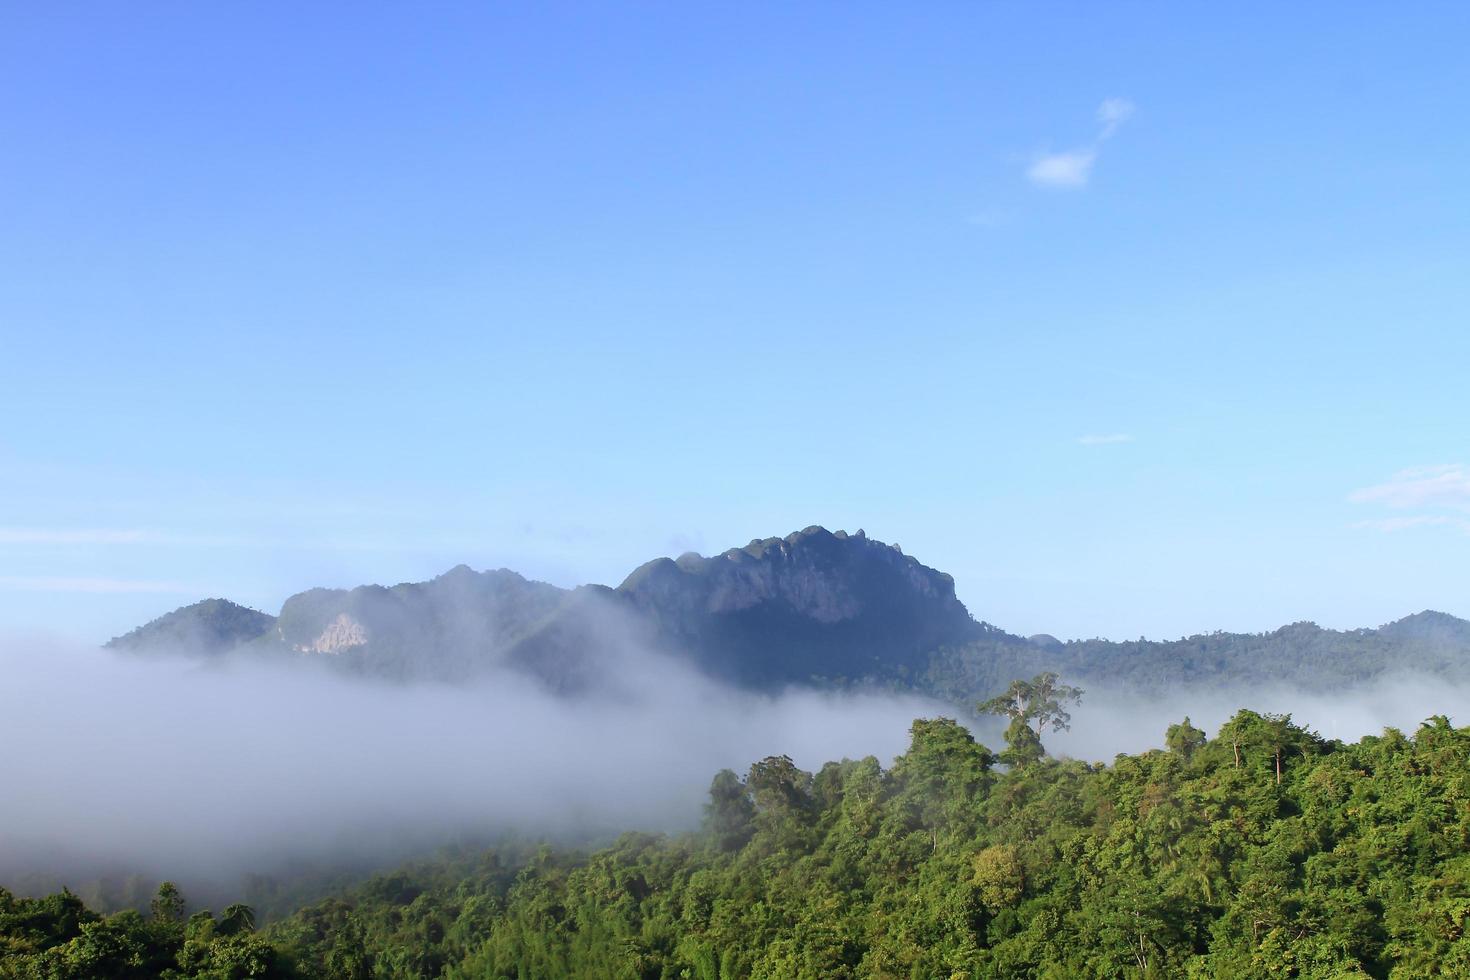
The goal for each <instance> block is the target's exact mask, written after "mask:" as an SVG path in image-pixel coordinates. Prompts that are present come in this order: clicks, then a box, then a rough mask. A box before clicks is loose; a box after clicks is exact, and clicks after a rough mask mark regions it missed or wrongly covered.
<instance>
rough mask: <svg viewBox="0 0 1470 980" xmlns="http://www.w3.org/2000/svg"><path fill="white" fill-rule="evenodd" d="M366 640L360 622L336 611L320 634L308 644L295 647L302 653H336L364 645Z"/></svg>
mask: <svg viewBox="0 0 1470 980" xmlns="http://www.w3.org/2000/svg"><path fill="white" fill-rule="evenodd" d="M367 641H368V633H367V629H366V628H364V627H363V625H362V624H361V623H359V622H358V621H357V620H355V619H353V618H352V617H351V616H349V615H347V614H346V613H338V614H337V618H336V619H334V620H332V621H331V622H330V623H328V624H327V628H326V629H324V630H322V635H321V636H318V637H317V638H316V639H315V640H312V641H311V643H310V644H309V645H298V646H297V647H296V649H297V650H299V651H300V652H302V653H332V654H336V653H341V652H342V651H343V650H351V649H352V648H353V647H360V646H365V645H366V644H367Z"/></svg>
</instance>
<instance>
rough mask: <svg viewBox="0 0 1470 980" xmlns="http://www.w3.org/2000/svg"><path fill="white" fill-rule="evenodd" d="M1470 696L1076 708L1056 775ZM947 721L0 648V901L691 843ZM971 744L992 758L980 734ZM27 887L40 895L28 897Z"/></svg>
mask: <svg viewBox="0 0 1470 980" xmlns="http://www.w3.org/2000/svg"><path fill="white" fill-rule="evenodd" d="M1467 704H1470V694H1467V691H1465V690H1464V689H1461V688H1456V687H1452V686H1449V685H1447V684H1445V683H1443V682H1441V681H1438V680H1429V679H1423V678H1411V677H1403V678H1399V679H1397V680H1394V681H1391V682H1386V683H1380V684H1376V685H1373V686H1372V687H1371V688H1364V689H1361V690H1358V691H1350V692H1345V693H1343V694H1338V695H1333V696H1325V695H1320V694H1314V693H1312V692H1303V691H1293V690H1287V689H1280V690H1271V689H1253V690H1249V691H1246V690H1240V691H1230V692H1219V691H1215V692H1204V691H1195V692H1189V693H1186V694H1181V695H1180V696H1178V697H1177V698H1173V699H1170V700H1166V701H1161V700H1147V699H1141V698H1137V697H1130V696H1128V695H1125V694H1121V693H1117V692H1109V691H1106V690H1102V689H1098V688H1096V687H1093V688H1092V689H1090V690H1088V692H1087V693H1086V695H1085V696H1084V700H1083V702H1082V703H1081V704H1080V705H1078V706H1077V707H1076V708H1075V709H1074V711H1073V724H1072V730H1071V731H1070V732H1064V733H1055V734H1049V735H1048V736H1047V737H1046V743H1047V746H1048V748H1049V749H1050V750H1051V751H1052V752H1053V753H1054V754H1057V755H1066V756H1072V757H1076V758H1081V759H1084V760H1087V761H1110V760H1111V759H1112V757H1113V756H1114V755H1115V754H1116V753H1118V752H1137V751H1142V750H1144V749H1147V748H1152V747H1158V746H1160V745H1161V743H1162V741H1163V733H1164V730H1165V729H1166V728H1167V726H1168V725H1170V724H1172V723H1174V722H1176V721H1179V720H1180V719H1181V718H1183V717H1184V716H1185V715H1189V716H1190V718H1191V719H1192V720H1193V721H1194V723H1195V724H1196V725H1198V726H1200V727H1201V728H1204V729H1205V730H1206V731H1207V732H1209V733H1210V734H1211V736H1213V735H1214V734H1215V733H1216V732H1217V731H1218V728H1219V726H1220V724H1221V723H1222V722H1223V721H1224V720H1225V719H1227V718H1228V717H1229V716H1230V715H1231V714H1233V713H1234V712H1235V711H1236V710H1237V709H1238V708H1240V707H1242V706H1246V707H1251V708H1253V709H1255V710H1258V711H1281V712H1290V713H1292V715H1293V717H1294V719H1295V720H1296V721H1297V722H1298V723H1299V724H1304V725H1306V726H1308V727H1310V728H1313V729H1316V730H1318V731H1320V732H1321V733H1322V734H1323V735H1324V736H1327V737H1336V738H1341V739H1344V740H1354V739H1357V738H1359V737H1361V736H1362V735H1365V734H1374V733H1377V732H1380V731H1381V730H1382V729H1383V728H1384V727H1385V726H1388V725H1393V726H1396V727H1400V728H1403V729H1405V730H1406V731H1410V732H1412V731H1413V729H1414V728H1416V727H1417V725H1418V723H1419V722H1420V721H1422V720H1423V719H1424V718H1426V717H1427V716H1429V715H1431V714H1436V713H1444V714H1449V715H1450V716H1451V717H1452V718H1456V719H1459V720H1462V721H1463V719H1464V718H1465V716H1466V714H1467V712H1466V711H1465V708H1466V706H1467ZM956 713H957V711H956V708H955V707H954V706H951V705H945V704H941V703H939V702H935V701H930V700H925V699H922V698H918V697H905V696H897V695H891V694H871V693H869V694H863V693H844V694H823V693H816V692H812V691H795V690H793V691H788V692H786V693H784V694H780V695H776V696H761V695H755V694H750V693H744V692H738V691H735V690H732V689H731V688H728V687H725V686H722V685H720V684H718V683H716V682H714V681H711V680H709V679H707V678H705V677H704V676H702V675H699V674H696V673H694V672H693V671H692V670H690V669H687V668H686V667H684V666H682V665H681V664H680V663H678V662H677V661H674V660H671V659H667V658H664V657H661V656H658V655H655V654H641V655H634V656H629V657H625V658H624V659H623V661H622V662H620V663H619V664H617V669H616V670H615V671H610V672H608V673H607V674H606V676H605V678H604V683H601V684H599V685H597V686H596V687H594V688H593V693H590V694H585V695H582V696H578V697H566V696H556V695H553V694H551V693H549V692H547V691H546V690H545V689H544V688H543V687H541V686H540V685H538V684H537V683H536V682H534V681H532V680H530V679H528V678H526V677H524V676H522V675H520V674H517V673H513V672H511V671H508V670H507V671H501V672H495V673H491V674H489V675H487V676H484V677H483V678H481V679H479V680H477V681H475V682H473V683H468V684H463V685H458V686H451V685H448V684H442V683H414V684H393V683H388V682H383V681H374V680H366V679H359V678H352V677H347V676H344V675H343V674H341V673H339V672H336V671H332V670H329V669H326V668H325V667H324V666H323V665H322V664H321V663H317V662H313V661H310V660H306V659H302V660H297V661H290V662H287V663H268V662H257V661H233V660H224V661H212V662H201V661H199V660H191V659H185V658H164V659H147V658H140V657H135V656H125V655H117V654H113V653H107V652H103V651H97V650H91V649H82V648H79V647H76V646H73V645H67V644H64V643H60V642H55V641H45V640H37V639H34V638H31V639H25V640H20V639H11V640H9V641H5V642H3V643H0V787H3V791H0V884H9V885H12V886H15V885H20V886H25V884H26V882H27V881H31V882H44V887H55V886H56V885H57V884H60V883H67V884H72V885H73V886H76V885H77V884H84V883H85V882H87V881H89V880H92V879H94V878H97V877H98V876H101V875H104V874H105V875H113V876H116V875H123V874H138V875H141V876H144V877H145V878H150V879H153V880H156V879H160V878H164V877H168V878H174V879H176V880H179V881H181V882H184V883H185V884H186V886H193V887H196V888H201V887H202V888H203V889H204V891H205V893H206V894H210V895H219V896H228V895H229V894H230V892H231V890H232V889H235V888H237V887H238V884H239V882H240V880H241V875H243V874H245V873H265V874H274V875H279V876H289V875H291V874H292V873H294V871H295V870H296V869H299V868H301V867H303V866H307V865H311V866H316V867H321V866H323V865H334V864H339V865H343V866H346V865H354V866H359V867H360V866H362V865H364V864H365V863H372V862H376V863H377V864H379V865H382V864H385V863H390V862H392V861H394V860H398V859H400V858H403V857H406V856H409V855H412V854H416V853H424V852H426V851H428V850H431V849H432V848H433V847H434V846H435V845H437V844H440V843H444V842H448V841H452V840H468V841H482V840H486V839H489V838H491V837H493V836H494V835H497V834H501V833H505V832H515V833H517V834H519V835H521V836H522V837H529V838H533V839H534V838H541V837H553V838H555V837H560V838H578V839H587V838H588V837H590V836H597V835H607V834H610V833H613V832H616V831H619V830H653V831H659V830H662V831H678V830H682V829H686V828H690V827H692V826H694V825H695V824H696V822H697V821H698V819H699V815H700V812H701V806H702V804H703V802H704V799H705V791H706V789H707V787H708V786H709V782H710V779H711V777H712V776H713V774H714V773H715V772H716V771H717V770H719V769H721V768H726V767H728V768H733V769H735V770H737V771H741V772H743V771H744V770H745V769H746V768H747V767H748V766H749V764H750V763H751V762H753V761H755V760H757V759H760V758H763V757H765V756H768V755H776V754H787V755H790V756H792V758H793V759H795V761H796V762H797V764H798V765H800V766H802V767H803V768H807V769H813V770H814V769H816V768H818V767H820V766H821V764H822V763H823V762H825V761H828V760H832V759H841V758H844V757H848V758H858V757H861V756H865V755H876V756H877V757H879V758H880V759H881V760H882V761H883V762H884V763H885V764H887V763H889V762H890V761H891V760H892V758H893V757H894V756H895V755H897V754H899V753H901V752H902V751H903V750H904V749H905V747H906V743H907V734H908V728H909V725H910V723H911V722H912V721H913V719H915V718H919V717H934V716H937V715H948V716H951V717H953V716H955V715H956ZM977 731H978V736H979V737H980V738H981V739H982V740H983V741H985V742H986V743H987V744H988V745H990V746H991V747H992V748H995V749H999V748H1000V747H1001V746H1002V740H1001V738H1000V726H999V725H998V724H994V723H992V722H991V721H990V720H988V719H987V720H986V721H984V722H981V723H980V724H979V725H978V729H977ZM37 876H39V877H37Z"/></svg>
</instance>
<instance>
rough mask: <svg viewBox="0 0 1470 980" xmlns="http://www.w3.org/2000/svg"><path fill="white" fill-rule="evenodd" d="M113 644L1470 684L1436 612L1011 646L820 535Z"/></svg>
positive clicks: (1466, 660) (480, 661) (389, 667)
mask: <svg viewBox="0 0 1470 980" xmlns="http://www.w3.org/2000/svg"><path fill="white" fill-rule="evenodd" d="M108 645H109V646H112V647H115V648H118V649H123V650H130V651H155V650H172V651H185V652H194V653H198V654H203V655H210V656H217V655H219V654H221V653H224V652H227V651H229V650H232V649H233V650H238V652H239V653H240V654H241V655H258V656H270V657H275V658H279V659H288V660H300V659H302V658H313V659H318V660H324V661H326V662H328V663H330V664H332V665H333V666H335V667H338V668H340V669H342V670H345V671H348V672H352V673H361V674H370V675H374V676H381V677H387V678H394V679H410V678H425V679H438V680H449V681H456V680H462V679H464V678H467V677H470V676H473V675H474V674H476V673H479V672H482V671H485V670H488V669H495V668H510V669H513V670H516V671H519V672H522V673H526V674H529V675H531V676H533V677H535V678H537V679H538V680H540V681H541V682H542V683H544V684H546V685H547V686H549V687H551V688H552V689H554V690H558V691H564V692H568V691H575V690H578V689H581V688H585V687H588V686H592V685H598V684H603V683H607V682H609V681H611V680H614V679H616V678H617V677H619V676H620V675H621V674H623V673H625V672H626V670H627V668H628V666H629V665H630V664H631V663H632V661H631V660H630V659H629V658H630V657H631V656H634V655H636V654H641V653H644V652H647V651H657V652H662V653H665V654H668V655H671V656H675V657H678V658H681V659H683V660H685V661H686V662H689V663H692V664H693V665H695V666H696V667H698V668H699V669H701V670H702V671H704V672H705V673H707V674H709V675H712V676H714V677H716V678H718V679H720V680H722V681H726V682H729V683H733V684H736V685H739V686H742V687H746V688H751V689H758V690H774V689H778V688H780V687H783V686H786V685H790V684H811V685H820V686H833V685H837V686H842V685H847V684H852V683H873V684H878V685H881V686H886V687H893V688H898V689H905V690H917V691H922V692H924V693H928V694H934V695H938V696H941V697H945V698H948V699H950V700H953V701H955V702H957V703H961V704H963V703H970V702H973V701H974V699H975V698H976V697H980V696H985V695H988V694H990V693H992V692H995V691H997V690H998V689H1000V688H1003V687H1004V686H1005V684H1006V683H1007V682H1009V681H1010V680H1011V679H1013V678H1016V677H1029V676H1032V675H1034V674H1036V673H1038V672H1040V671H1042V670H1055V671H1058V672H1060V673H1062V674H1064V675H1066V676H1067V677H1068V679H1071V680H1077V681H1080V682H1082V683H1083V685H1084V686H1086V685H1087V684H1089V683H1091V684H1098V683H1105V684H1108V685H1109V686H1113V687H1119V688H1124V689H1130V690H1134V691H1138V692H1143V693H1155V694H1161V693H1168V692H1173V691H1178V690H1182V689H1186V688H1196V689H1197V688H1203V687H1216V688H1218V687H1229V686H1245V685H1255V684H1274V685H1278V686H1294V687H1298V688H1303V689H1309V690H1312V689H1320V690H1325V689H1331V688H1334V687H1342V686H1346V685H1351V684H1359V683H1363V682H1367V681H1371V680H1373V679H1375V678H1378V677H1380V676H1382V675H1384V674H1386V673H1388V672H1390V671H1397V670H1407V671H1413V672H1417V673H1422V674H1426V675H1432V676H1436V677H1444V678H1452V679H1466V680H1470V622H1466V621H1465V620H1462V619H1457V618H1455V617H1454V616H1450V615H1447V614H1445V613H1440V612H1432V611H1426V612H1422V613H1416V614H1415V615H1413V616H1408V617H1406V618H1404V619H1401V620H1398V621H1396V622H1393V623H1389V624H1386V625H1384V626H1381V627H1379V628H1377V629H1359V630H1329V629H1323V628H1322V627H1320V626H1317V625H1316V624H1314V623H1293V624H1290V625H1288V626H1283V627H1281V628H1280V629H1278V630H1273V631H1270V632H1266V633H1222V632H1215V633H1205V634H1199V635H1196V636H1189V637H1181V638H1180V639H1178V640H1166V641H1151V640H1135V641H1124V642H1114V641H1110V640H1100V639H1093V640H1072V641H1068V642H1065V643H1064V642H1062V641H1060V640H1058V639H1057V638H1055V637H1053V636H1051V635H1048V634H1045V633H1038V634H1036V635H1034V636H1031V637H1030V638H1029V639H1027V638H1022V637H1019V636H1015V635H1012V634H1010V633H1007V632H1005V631H1004V630H1000V629H997V628H996V627H994V626H990V625H989V624H987V623H983V622H977V621H976V620H975V619H974V618H973V617H971V615H970V613H969V610H967V609H966V608H965V606H964V604H963V603H962V602H960V600H959V599H958V597H957V596H956V595H955V586H954V580H953V579H952V578H951V577H950V576H948V575H946V574H944V573H943V572H940V571H936V570H935V569H933V568H929V567H927V566H925V565H923V564H921V563H920V562H919V561H917V560H916V559H914V558H912V557H910V556H908V555H905V554H904V553H903V552H902V551H901V550H900V549H899V548H898V547H897V546H896V545H888V544H884V543H882V542H880V541H876V540H873V539H871V538H869V537H868V536H867V535H866V534H864V533H863V532H862V531H857V532H855V533H853V534H847V533H845V532H843V531H837V532H830V531H828V530H826V529H825V528H821V527H808V528H806V529H804V530H802V531H798V532H796V533H794V534H790V535H787V536H786V537H784V538H765V539H760V540H755V541H752V542H750V544H748V545H746V546H745V547H744V548H732V549H730V550H728V551H725V552H723V553H721V554H719V555H715V556H712V557H704V556H701V555H697V554H692V553H691V554H685V555H681V556H680V557H679V558H677V559H670V558H658V559H655V560H653V561H650V562H648V563H646V564H644V565H642V566H640V567H639V568H637V569H635V570H634V571H633V572H632V573H631V574H630V575H628V577H627V578H626V579H624V580H623V582H622V583H621V584H620V585H618V586H617V587H616V588H609V587H607V586H603V585H585V586H580V587H578V588H576V589H562V588H558V587H557V586H554V585H549V584H547V583H545V582H535V581H531V580H528V579H526V578H524V577H522V576H520V575H518V574H516V573H515V572H513V571H510V570H508V569H496V570H492V571H484V572H477V571H474V570H472V569H470V568H468V567H466V566H463V565H461V566H458V567H456V568H453V569H450V570H449V571H448V572H445V573H444V574H443V575H440V576H438V577H437V578H434V579H430V580H429V581H427V582H416V583H404V584H400V585H395V586H391V587H384V586H379V585H366V586H360V587H358V588H355V589H310V590H308V591H306V592H302V593H299V594H297V595H294V596H292V597H291V598H289V599H287V600H286V602H285V604H284V605H283V606H282V608H281V613H280V616H279V617H274V618H273V617H271V616H267V615H266V614H264V613H260V612H256V611H255V610H252V609H246V608H244V607H242V606H237V605H235V604H234V603H230V602H227V601H225V600H223V599H209V600H206V601H204V602H201V603H196V604H194V605H192V606H186V607H184V608H183V609H179V610H176V611H174V612H172V613H169V614H168V615H166V616H163V617H161V618H159V619H157V620H154V621H153V622H151V623H149V624H147V625H146V626H143V627H140V628H139V629H136V630H134V631H133V632H131V633H129V634H127V635H126V636H122V637H118V638H117V639H115V640H112V641H111V642H110V643H109V644H108Z"/></svg>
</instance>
